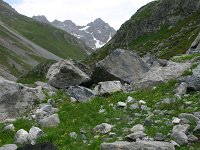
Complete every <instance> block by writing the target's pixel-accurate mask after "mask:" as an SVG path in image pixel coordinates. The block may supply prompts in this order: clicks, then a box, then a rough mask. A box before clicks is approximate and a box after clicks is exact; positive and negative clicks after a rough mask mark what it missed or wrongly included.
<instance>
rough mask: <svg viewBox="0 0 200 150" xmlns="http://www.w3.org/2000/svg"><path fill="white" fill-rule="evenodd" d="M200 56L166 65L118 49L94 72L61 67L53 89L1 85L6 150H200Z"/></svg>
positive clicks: (50, 81)
mask: <svg viewBox="0 0 200 150" xmlns="http://www.w3.org/2000/svg"><path fill="white" fill-rule="evenodd" d="M198 55H199V54H189V55H183V56H177V57H174V58H172V59H171V60H170V61H167V60H161V59H156V58H155V57H153V56H151V55H148V56H146V57H144V58H140V57H139V56H138V55H137V54H136V53H132V52H129V51H126V50H122V49H117V50H116V51H114V52H113V53H111V54H110V55H109V56H107V57H106V58H105V59H104V60H102V61H100V62H98V63H97V64H96V67H95V69H94V71H91V69H90V68H89V67H87V66H85V65H84V64H81V63H79V62H76V61H73V60H62V61H60V62H57V63H54V64H53V65H51V66H50V67H49V69H48V70H47V73H46V81H47V83H44V82H40V81H37V82H35V83H34V84H31V85H30V84H29V85H26V84H24V85H23V84H20V83H16V82H14V81H9V80H6V79H5V78H3V77H1V78H0V86H1V90H0V108H1V109H0V120H1V123H0V129H1V130H0V146H2V147H0V150H15V149H17V147H19V148H18V149H23V150H24V149H34V148H41V147H46V148H48V149H50V150H51V149H52V150H54V149H61V150H66V149H75V150H76V149H80V150H81V149H83V150H86V149H87V150H90V149H91V150H94V149H102V150H116V149H120V150H125V149H128V150H138V149H147V150H152V149H155V150H158V149H159V150H173V149H179V150H186V149H191V150H196V149H199V146H200V144H199V137H200V107H199V98H200V93H199V90H200V84H199V81H200V79H199V76H200V64H199V56H198ZM130 60H131V61H130ZM113 62H114V63H113ZM44 68H45V67H44ZM135 70H137V72H135ZM32 77H33V76H32ZM100 77H102V78H100ZM100 79H102V80H100ZM6 144H9V145H6ZM26 144H29V145H26ZM24 145H25V146H24ZM23 146H24V147H23Z"/></svg>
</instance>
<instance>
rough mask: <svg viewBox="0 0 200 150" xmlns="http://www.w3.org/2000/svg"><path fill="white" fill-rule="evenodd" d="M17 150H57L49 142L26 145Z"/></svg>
mask: <svg viewBox="0 0 200 150" xmlns="http://www.w3.org/2000/svg"><path fill="white" fill-rule="evenodd" d="M17 150H58V148H57V147H56V146H55V145H54V144H52V143H50V142H45V143H39V144H35V145H31V144H28V145H25V146H23V147H20V148H18V149H17Z"/></svg>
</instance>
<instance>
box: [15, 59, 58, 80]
mask: <svg viewBox="0 0 200 150" xmlns="http://www.w3.org/2000/svg"><path fill="white" fill-rule="evenodd" d="M41 62H42V63H40V64H38V65H37V66H35V67H34V68H33V69H31V70H30V71H28V72H26V73H24V74H23V75H22V76H21V77H20V78H19V79H18V81H17V82H19V83H22V84H34V83H35V82H36V81H42V82H47V79H46V73H47V71H48V69H49V67H50V66H51V65H52V64H53V63H55V62H56V61H53V60H43V61H41Z"/></svg>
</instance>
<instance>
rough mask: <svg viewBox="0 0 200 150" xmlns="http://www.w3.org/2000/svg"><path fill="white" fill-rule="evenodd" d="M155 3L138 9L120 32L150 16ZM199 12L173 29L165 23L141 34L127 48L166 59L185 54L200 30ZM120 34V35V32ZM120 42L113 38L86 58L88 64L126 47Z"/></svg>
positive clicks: (181, 21)
mask: <svg viewBox="0 0 200 150" xmlns="http://www.w3.org/2000/svg"><path fill="white" fill-rule="evenodd" d="M154 4H156V2H154V3H150V4H148V5H147V6H145V7H144V8H142V9H141V10H140V11H138V12H137V13H136V14H135V15H133V16H132V18H131V19H130V20H128V21H127V22H126V23H125V24H124V25H122V27H121V28H120V29H119V31H118V32H119V33H121V32H122V33H124V32H126V31H129V30H128V29H126V28H125V25H126V27H127V26H128V24H129V25H130V26H131V25H132V23H131V22H132V21H133V20H134V21H135V22H140V21H142V20H143V19H145V18H148V16H149V12H151V10H152V9H153V8H154ZM199 13H200V10H199V11H197V12H196V13H193V14H192V15H191V16H189V17H186V18H185V19H183V20H180V21H178V23H176V25H175V26H174V27H173V28H171V29H169V26H167V25H164V26H162V27H161V29H160V30H159V31H158V32H156V33H151V34H144V35H141V36H139V37H137V38H136V39H134V40H132V42H130V43H129V44H127V45H126V46H127V47H126V49H129V50H134V51H137V52H138V53H139V54H140V55H141V56H142V55H144V54H146V53H154V54H156V55H157V56H158V57H160V58H164V59H169V58H171V57H173V56H176V55H177V54H183V53H185V52H186V51H187V50H188V48H189V47H190V45H191V43H192V42H193V41H194V39H195V38H196V36H197V34H198V33H199V31H200V27H199V23H200V15H199ZM129 32H131V31H129ZM130 34H131V33H130ZM118 35H119V36H120V34H118ZM114 38H115V37H114ZM121 38H122V39H123V40H124V39H125V37H121ZM118 40H119V39H118ZM120 42H121V41H115V39H113V40H111V42H110V43H108V44H107V45H105V46H104V47H103V48H102V49H100V50H99V51H98V52H96V53H94V54H92V55H91V56H89V57H88V58H87V59H85V62H86V63H88V64H93V63H95V62H97V61H99V60H102V59H104V58H105V57H106V56H107V55H108V54H109V53H111V52H112V51H113V50H115V49H116V48H124V46H123V45H121V46H120V44H118V43H120ZM116 45H117V46H116Z"/></svg>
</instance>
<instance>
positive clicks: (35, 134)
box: [28, 126, 44, 145]
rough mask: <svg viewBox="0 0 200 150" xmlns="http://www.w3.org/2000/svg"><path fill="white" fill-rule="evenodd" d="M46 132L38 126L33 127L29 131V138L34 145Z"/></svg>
mask: <svg viewBox="0 0 200 150" xmlns="http://www.w3.org/2000/svg"><path fill="white" fill-rule="evenodd" d="M43 134H44V132H43V131H42V130H41V129H40V128H38V127H34V126H33V127H32V128H31V129H30V130H29V133H28V140H29V142H30V143H31V144H32V145H35V142H36V140H37V138H39V137H41V136H42V135H43Z"/></svg>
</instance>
